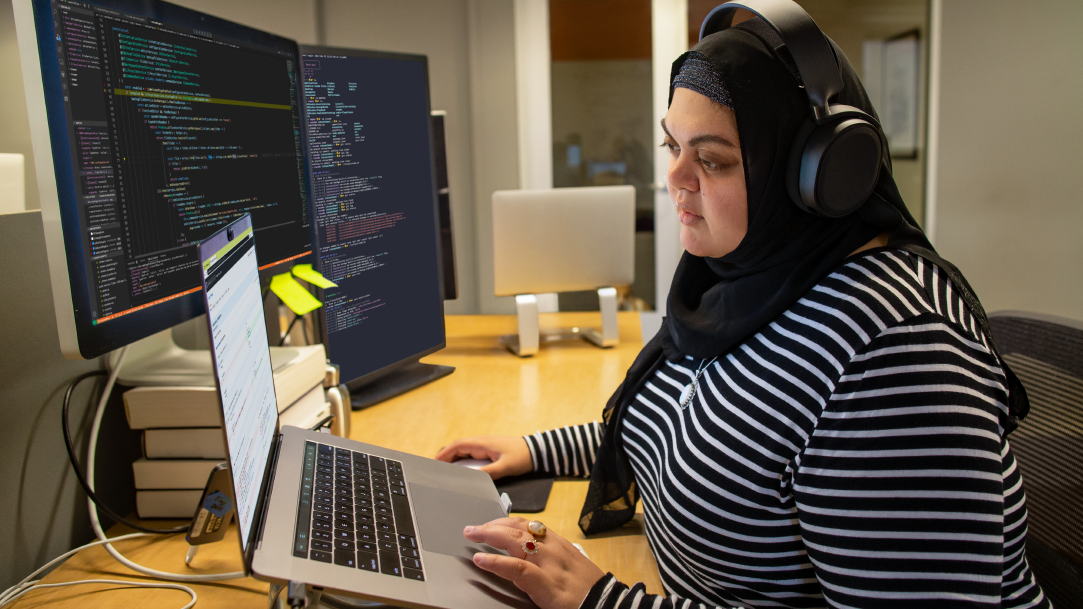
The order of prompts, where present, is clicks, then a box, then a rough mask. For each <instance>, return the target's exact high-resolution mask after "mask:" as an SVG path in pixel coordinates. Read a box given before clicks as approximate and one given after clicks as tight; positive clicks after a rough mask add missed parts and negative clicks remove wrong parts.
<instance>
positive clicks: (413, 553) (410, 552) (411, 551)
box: [399, 546, 421, 558]
mask: <svg viewBox="0 0 1083 609" xmlns="http://www.w3.org/2000/svg"><path fill="white" fill-rule="evenodd" d="M399 554H402V556H403V558H421V555H420V554H418V553H417V548H407V547H405V546H399Z"/></svg>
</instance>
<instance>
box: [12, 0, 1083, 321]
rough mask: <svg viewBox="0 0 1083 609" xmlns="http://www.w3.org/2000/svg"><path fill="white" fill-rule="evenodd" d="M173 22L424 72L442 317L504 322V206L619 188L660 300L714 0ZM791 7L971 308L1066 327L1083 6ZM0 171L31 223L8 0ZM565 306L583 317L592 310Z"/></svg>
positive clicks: (347, 6)
mask: <svg viewBox="0 0 1083 609" xmlns="http://www.w3.org/2000/svg"><path fill="white" fill-rule="evenodd" d="M179 3H180V4H183V5H185V6H189V7H191V8H195V9H198V10H202V11H206V12H209V13H213V14H216V15H220V16H222V17H225V18H227V19H232V20H236V21H240V22H243V23H246V24H249V25H252V26H254V27H258V28H262V29H266V30H269V31H271V32H274V33H276V34H280V35H284V36H288V37H291V38H294V39H296V40H297V41H299V42H302V43H316V44H327V45H339V46H346V47H356V48H367V49H384V50H391V51H403V52H411V53H423V54H425V55H428V57H429V61H430V64H429V66H430V80H431V87H432V107H433V108H434V109H442V110H446V111H447V113H448V119H447V142H448V164H449V175H450V185H451V193H452V205H453V214H454V218H455V230H456V235H455V247H456V258H457V261H458V279H459V288H460V297H459V299H458V300H456V301H452V302H449V303H447V309H446V310H447V312H448V313H510V312H513V311H514V304H513V303H512V302H511V299H508V298H496V297H494V296H493V295H492V294H493V270H492V269H493V263H492V226H491V212H490V197H491V194H492V192H493V191H494V190H500V189H514V188H543V187H550V186H556V187H561V186H579V185H595V184H597V185H601V184H631V185H633V186H635V187H636V191H637V199H636V207H637V222H636V229H637V233H636V245H637V251H636V266H637V277H636V282H635V284H634V285H633V286H630V287H629V289H628V290H627V292H626V294H627V296H626V299H625V300H626V302H627V303H628V306H637V307H640V308H647V309H653V308H656V307H657V306H658V305H659V303H660V300H661V299H662V297H664V294H665V293H666V291H667V290H668V283H669V276H670V274H671V273H672V269H673V267H674V265H675V263H676V260H677V259H678V257H679V255H680V245H679V242H678V241H677V239H676V231H677V224H676V220H675V217H674V215H673V214H672V210H670V209H669V208H668V204H667V202H666V201H667V198H666V197H665V196H664V193H662V192H661V191H660V190H659V189H658V188H656V186H657V185H658V184H659V183H660V181H661V178H662V177H663V176H664V163H665V158H664V155H661V153H660V151H659V150H658V148H657V145H658V143H659V138H660V136H659V133H660V130H659V128H658V126H657V123H658V119H659V118H660V117H661V116H662V115H663V114H664V112H665V106H664V95H665V83H666V81H667V79H668V73H669V63H670V62H671V61H672V59H673V58H675V57H676V56H677V55H678V54H679V53H680V52H681V51H683V50H685V49H687V48H688V45H689V44H690V43H692V42H694V40H695V37H696V33H697V32H698V28H699V23H700V21H701V20H702V17H703V16H704V15H705V14H706V13H707V12H708V11H709V10H710V9H711V8H713V7H714V5H715V4H716V3H715V2H714V0H548V1H546V0H400V1H399V2H383V1H380V0H213V1H211V0H181V1H180V2H179ZM800 3H801V4H802V5H803V6H804V7H805V8H806V9H807V10H808V11H809V13H810V14H811V15H812V16H813V17H814V18H815V19H816V20H817V22H818V23H819V24H820V25H821V27H822V28H823V29H824V31H826V32H827V33H828V34H829V35H830V36H832V37H833V38H834V39H835V40H836V41H837V42H838V44H839V45H840V46H841V47H842V49H843V50H844V51H845V52H846V54H847V56H848V57H849V58H850V60H851V62H852V63H853V64H854V66H855V68H857V70H858V71H859V72H861V73H863V74H865V75H866V77H867V78H873V79H876V78H880V79H881V80H882V82H880V81H878V82H876V83H872V85H875V86H872V85H870V87H869V88H870V93H871V94H872V95H873V98H874V99H878V101H879V102H880V104H881V105H891V111H890V112H889V114H890V115H891V116H892V117H894V118H890V117H888V120H889V121H890V122H891V123H892V124H893V125H902V127H900V128H901V129H903V131H901V132H900V133H902V135H898V136H897V137H895V136H894V135H893V139H895V141H893V145H892V148H893V155H892V156H893V162H894V166H895V175H896V180H897V182H898V183H899V187H900V190H901V191H902V193H903V195H904V197H905V199H906V201H907V203H908V204H909V205H910V207H911V209H912V210H913V211H914V214H915V216H917V217H918V218H919V220H920V221H921V222H922V224H923V226H924V227H925V229H926V230H927V231H928V232H929V233H930V234H931V235H932V237H933V240H934V243H935V244H936V246H937V247H938V249H940V251H941V252H942V253H943V255H944V256H945V257H947V258H948V259H950V260H953V261H954V262H955V263H956V264H957V265H958V266H959V267H960V268H961V269H962V270H963V272H964V273H966V275H967V276H968V278H969V279H970V281H971V283H972V284H973V285H974V288H975V289H976V290H977V292H978V294H979V295H980V296H981V298H982V300H983V301H984V303H985V304H986V307H987V308H988V309H990V310H997V309H1027V310H1032V311H1038V312H1044V313H1051V314H1056V315H1064V316H1069V317H1075V318H1083V270H1081V269H1080V265H1079V264H1078V262H1079V260H1081V259H1083V242H1081V240H1080V239H1079V235H1080V234H1083V205H1081V204H1080V201H1079V195H1078V193H1077V189H1076V188H1075V180H1074V176H1075V172H1076V167H1077V165H1078V164H1079V160H1080V157H1081V156H1083V155H1081V153H1080V151H1079V150H1080V147H1079V142H1080V141H1081V140H1083V115H1081V114H1080V112H1079V110H1078V109H1079V108H1080V107H1083V79H1080V78H1078V66H1079V65H1080V63H1081V60H1083V36H1081V34H1083V4H1081V3H1078V2H1074V1H1071V0H1038V1H1035V2H1031V3H1028V4H1027V5H1026V7H1025V8H1020V7H1019V5H1018V4H1017V3H1011V2H1008V1H1007V0H801V1H800ZM870 62H875V64H876V65H873V64H872V63H870ZM877 66H879V67H877ZM900 70H902V71H901V72H900ZM877 75H879V76H877ZM911 76H912V77H913V78H912V79H911ZM900 83H901V84H900ZM867 84H870V83H867ZM872 89H875V91H873V90H872ZM878 96H879V98H878ZM892 100H895V102H896V103H894V104H893V105H892ZM900 100H901V101H900ZM900 104H901V105H900ZM880 110H881V114H884V108H883V107H880ZM896 143H898V144H899V145H900V147H899V149H898V150H895V148H896ZM0 153H21V154H23V155H25V157H26V163H25V170H24V171H25V196H26V207H27V208H28V209H36V208H38V207H40V203H39V202H38V187H37V182H36V174H35V169H36V168H35V165H34V163H33V160H32V159H33V156H32V150H31V144H30V134H29V128H28V122H27V118H26V103H25V97H24V93H23V81H22V76H21V72H20V68H19V60H18V52H17V43H16V40H15V29H14V24H13V18H12V10H11V4H10V0H0ZM561 306H562V308H566V309H574V308H583V307H589V306H590V303H589V295H587V300H586V301H584V300H583V299H582V298H579V299H577V298H576V297H575V295H563V296H562V298H561Z"/></svg>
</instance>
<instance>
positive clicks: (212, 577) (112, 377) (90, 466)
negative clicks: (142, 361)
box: [86, 347, 245, 602]
mask: <svg viewBox="0 0 1083 609" xmlns="http://www.w3.org/2000/svg"><path fill="white" fill-rule="evenodd" d="M126 355H128V347H123V348H122V349H121V350H120V355H119V356H118V357H117V363H116V365H115V366H113V372H112V373H110V374H109V380H108V381H107V382H106V383H105V389H104V390H103V391H102V397H101V399H100V400H98V410H97V412H95V413H94V423H93V424H92V425H91V426H90V443H89V445H88V446H87V457H86V478H87V486H89V487H90V490H94V453H95V452H96V450H97V448H98V432H99V431H100V429H101V424H102V415H104V414H105V404H106V402H108V401H109V394H110V393H112V392H113V385H114V384H115V383H116V380H117V375H118V374H120V367H121V365H123V364H124V357H125V356H126ZM86 503H87V507H88V508H89V509H90V526H92V527H93V528H94V534H95V535H97V536H98V539H100V540H101V541H103V542H106V543H103V544H102V545H103V546H104V547H105V551H106V552H109V554H110V555H111V556H112V557H113V558H115V559H116V560H117V562H119V563H120V564H122V565H124V566H125V567H128V568H129V569H131V570H132V571H135V572H136V573H142V574H143V575H149V576H150V577H154V578H157V579H164V580H168V581H178V582H217V581H224V580H227V579H240V578H242V577H245V574H244V572H242V571H236V572H234V573H210V574H207V575H184V574H181V573H169V572H167V571H158V570H157V569H151V568H149V567H144V566H143V565H137V564H135V563H134V562H132V561H130V560H128V559H127V558H125V557H124V556H123V555H122V554H121V553H120V552H118V551H117V550H116V549H115V548H113V546H111V545H110V544H109V543H108V541H109V539H108V538H107V537H106V536H105V531H103V530H102V523H101V520H99V519H98V509H97V507H96V506H95V505H94V501H93V500H91V499H90V497H87V500H86ZM193 602H194V601H193Z"/></svg>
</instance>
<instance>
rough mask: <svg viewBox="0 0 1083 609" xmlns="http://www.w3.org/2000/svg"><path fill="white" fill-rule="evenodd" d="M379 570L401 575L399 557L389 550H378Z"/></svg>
mask: <svg viewBox="0 0 1083 609" xmlns="http://www.w3.org/2000/svg"><path fill="white" fill-rule="evenodd" d="M380 572H381V573H384V574H387V575H395V576H398V577H401V576H402V567H401V566H400V565H399V557H398V556H396V555H394V554H392V553H391V552H383V551H381V552H380Z"/></svg>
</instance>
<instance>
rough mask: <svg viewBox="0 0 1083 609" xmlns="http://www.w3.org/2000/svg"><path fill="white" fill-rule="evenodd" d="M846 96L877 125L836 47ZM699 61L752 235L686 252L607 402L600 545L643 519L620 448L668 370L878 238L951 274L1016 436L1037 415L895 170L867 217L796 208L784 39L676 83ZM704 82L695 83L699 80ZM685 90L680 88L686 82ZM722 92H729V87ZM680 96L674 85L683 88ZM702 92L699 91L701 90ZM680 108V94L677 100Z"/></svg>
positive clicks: (791, 96) (793, 101) (764, 40)
mask: <svg viewBox="0 0 1083 609" xmlns="http://www.w3.org/2000/svg"><path fill="white" fill-rule="evenodd" d="M831 45H832V48H833V50H834V52H835V55H836V57H837V59H838V63H839V71H840V72H841V74H842V80H843V83H844V89H843V90H842V91H841V92H840V93H839V94H838V95H837V96H836V98H835V99H834V100H832V101H833V102H834V103H836V104H844V105H848V106H854V107H856V108H860V109H862V110H864V111H865V112H867V113H868V114H870V115H872V116H874V117H875V116H876V113H875V110H874V109H873V107H872V104H871V103H870V102H869V98H868V96H867V95H866V93H865V89H864V87H863V86H862V85H861V81H860V80H859V79H858V77H857V74H856V73H855V72H854V69H853V66H851V65H850V62H849V61H848V60H847V59H846V56H845V55H844V54H843V53H842V51H841V50H840V49H839V48H838V47H837V46H835V44H834V42H832V43H831ZM689 59H695V60H696V62H695V64H694V66H695V70H701V69H702V68H701V67H700V66H704V65H707V64H703V63H702V61H706V62H707V63H708V64H709V66H710V69H711V71H713V72H714V73H715V75H717V77H718V80H716V81H714V82H715V85H709V86H705V87H703V88H701V89H700V91H699V92H701V93H705V94H707V95H708V97H711V98H712V99H715V100H716V101H719V103H723V104H725V105H728V106H731V107H732V109H733V110H734V113H735V115H736V120H737V132H738V135H739V136H740V139H741V153H742V155H743V157H744V171H745V187H746V189H747V198H748V231H747V233H746V235H745V237H744V239H743V240H742V241H741V243H740V244H739V245H738V246H737V248H736V249H734V251H732V252H730V253H729V254H727V255H725V256H723V257H721V258H702V257H699V256H693V255H691V254H689V253H687V252H685V254H684V256H683V257H682V258H681V261H680V264H679V265H678V267H677V271H676V273H675V274H674V276H673V283H672V285H671V287H670V292H669V301H668V302H669V316H668V317H667V318H666V319H665V321H664V322H663V324H662V327H661V329H660V330H659V332H658V334H657V335H656V336H655V337H654V338H653V339H651V341H650V342H649V343H648V344H647V345H646V346H645V347H644V348H643V351H641V352H640V354H639V356H638V357H637V358H636V361H635V362H634V363H633V364H632V367H631V368H630V369H629V370H628V374H627V375H626V377H625V379H624V382H623V383H622V384H621V386H620V387H619V388H617V391H616V393H614V394H613V396H612V397H611V398H610V399H609V402H608V403H607V404H606V408H605V411H604V413H603V418H604V419H605V422H606V425H605V433H604V435H603V437H602V442H601V445H600V446H599V448H598V454H597V459H596V460H595V463H594V467H593V468H592V470H591V475H590V488H589V489H588V491H587V497H586V501H585V502H584V505H583V511H582V514H581V516H580V519H579V527H580V528H581V529H582V530H583V532H584V533H586V534H588V535H590V534H594V533H600V532H602V531H606V530H609V529H612V528H615V527H617V526H620V525H622V524H624V523H626V522H628V521H629V520H631V518H632V517H633V516H634V515H635V503H636V501H637V500H638V498H639V494H638V490H637V489H636V486H635V477H634V474H633V472H632V468H631V465H630V463H629V462H628V459H627V456H626V455H625V453H624V450H623V447H622V446H621V443H620V441H619V435H620V427H621V421H622V419H623V415H624V412H625V411H626V410H627V405H628V404H629V403H630V402H631V401H632V400H633V399H634V398H635V396H636V394H638V393H639V391H640V389H642V387H643V385H644V384H645V383H646V381H647V379H649V378H650V377H652V376H653V375H654V372H655V371H656V370H657V369H658V368H659V367H660V366H661V365H662V363H663V362H664V361H665V360H667V359H668V360H670V361H676V360H678V359H680V358H681V357H683V356H684V355H692V356H694V357H698V358H709V357H714V356H718V355H724V354H726V353H728V352H729V351H730V350H731V349H733V348H734V347H736V346H738V345H740V344H741V343H743V342H744V341H745V340H747V339H748V338H750V337H751V336H753V335H755V334H756V333H757V332H759V331H760V330H762V329H763V328H764V327H765V326H767V325H768V324H769V323H771V322H772V321H773V320H775V319H776V318H777V317H778V316H779V315H781V314H782V313H783V312H785V311H786V310H787V309H789V308H790V307H791V306H792V305H793V304H794V303H795V302H797V301H798V300H799V299H801V298H802V297H803V296H804V295H805V294H806V293H808V291H809V290H810V289H812V288H813V287H814V286H815V285H816V284H818V283H819V282H820V281H821V280H823V279H824V278H825V277H827V276H828V275H829V274H830V273H831V272H832V271H834V270H835V269H836V268H838V267H839V266H841V265H842V264H845V259H846V258H847V256H849V255H850V254H851V253H852V252H853V251H855V250H857V249H858V248H860V247H861V246H863V245H865V244H866V243H868V242H869V241H870V240H872V239H873V238H874V237H876V236H877V235H879V234H881V233H884V232H887V233H888V234H889V235H890V238H889V240H888V246H889V247H893V248H896V249H902V250H906V251H908V252H911V253H913V254H915V255H918V256H921V257H922V258H924V259H926V260H928V261H929V262H930V263H932V264H935V265H936V266H938V267H940V268H941V269H942V270H943V271H944V272H945V273H947V275H948V277H949V278H950V279H951V281H952V283H953V284H954V285H955V287H956V289H957V290H958V291H959V293H960V295H961V296H962V298H963V300H964V301H965V302H966V304H967V306H968V307H969V308H970V310H971V312H972V313H973V314H974V316H975V318H976V319H977V321H978V323H979V324H980V325H981V327H982V329H983V330H984V332H985V335H986V338H987V339H988V341H989V345H990V347H991V348H992V351H993V353H994V354H996V356H997V358H998V359H1000V362H1001V365H1002V367H1003V368H1004V373H1005V376H1006V377H1007V385H1008V396H1009V397H1008V404H1009V413H1010V414H1009V416H1007V417H1001V419H1002V420H1001V425H1002V426H1003V427H1004V429H1005V431H1006V432H1010V431H1011V430H1013V429H1015V427H1017V426H1018V419H1021V418H1022V417H1024V416H1026V413H1027V411H1028V410H1029V402H1028V401H1027V397H1026V392H1025V391H1024V390H1023V387H1022V385H1021V384H1020V383H1019V381H1018V379H1017V378H1016V376H1015V374H1013V373H1012V371H1011V369H1010V368H1009V367H1008V366H1007V364H1005V363H1004V360H1003V359H1002V358H1000V355H999V353H998V352H997V349H996V346H995V345H994V344H993V340H992V333H991V332H990V330H989V325H988V320H987V318H986V315H985V310H984V309H983V308H982V306H981V303H980V302H978V299H977V298H976V297H975V296H974V293H973V290H972V289H971V288H970V285H969V284H968V283H967V282H966V279H965V278H963V276H962V274H960V273H959V270H958V269H956V268H955V266H954V265H952V264H951V263H949V262H947V261H946V260H944V259H943V258H941V257H940V255H939V254H937V253H936V250H935V249H933V246H932V244H931V243H930V242H929V240H928V239H927V238H926V236H925V234H924V233H923V232H922V231H921V229H919V228H918V225H917V222H916V221H915V220H914V218H913V216H911V214H910V212H909V211H908V210H907V208H906V204H905V203H903V200H902V197H901V196H900V195H899V191H898V188H897V187H896V185H895V180H894V179H893V178H892V175H891V166H890V162H889V161H885V163H884V166H883V167H882V168H881V170H880V175H879V179H878V181H877V184H876V186H875V188H874V189H873V192H872V194H871V195H870V196H869V198H868V199H867V200H866V201H865V203H864V204H863V205H862V206H861V208H860V209H859V210H858V211H857V212H855V213H853V214H850V215H849V216H845V217H842V218H824V217H820V216H814V215H812V214H809V213H807V212H804V211H802V210H800V209H798V207H797V206H796V205H795V204H794V203H793V202H792V201H791V200H790V198H789V194H788V193H787V189H786V167H787V163H788V161H789V154H790V148H791V142H792V141H793V139H794V136H795V135H796V134H797V131H798V130H799V129H800V128H801V126H802V124H803V123H804V122H805V121H806V119H807V118H808V116H809V115H810V112H811V110H810V108H809V103H808V98H807V97H806V96H805V94H804V92H803V90H802V89H801V88H800V86H799V83H800V79H799V76H798V73H797V70H796V68H795V67H794V64H793V60H792V58H791V57H790V55H789V52H788V51H787V50H786V48H785V46H784V45H783V44H782V40H781V39H780V38H779V36H778V34H777V33H776V32H775V31H774V30H773V29H771V27H770V26H768V25H767V24H766V23H765V22H764V21H763V20H762V19H760V18H754V19H751V20H748V21H745V22H744V23H741V24H739V25H737V26H734V27H732V28H729V29H726V30H723V31H721V32H718V33H715V34H712V35H710V36H707V37H706V38H704V39H703V40H701V41H700V42H699V43H698V44H697V45H696V46H695V47H693V48H692V50H690V51H689V52H688V53H685V54H684V55H681V56H680V57H679V58H677V60H676V61H675V62H674V63H673V70H672V73H671V79H670V82H671V83H673V82H674V80H675V79H678V76H679V75H680V74H681V68H682V66H684V64H685V62H686V61H688V60H689ZM693 78H694V77H693ZM678 80H679V79H678ZM719 82H720V84H721V88H722V89H724V90H719V89H720V87H718V86H717V84H718V83H719ZM671 87H672V85H671ZM689 88H693V90H696V88H695V87H689ZM670 100H671V101H672V88H671V90H670Z"/></svg>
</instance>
